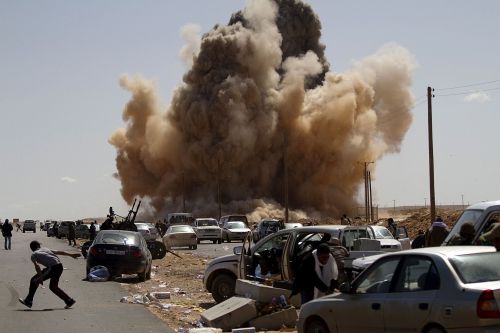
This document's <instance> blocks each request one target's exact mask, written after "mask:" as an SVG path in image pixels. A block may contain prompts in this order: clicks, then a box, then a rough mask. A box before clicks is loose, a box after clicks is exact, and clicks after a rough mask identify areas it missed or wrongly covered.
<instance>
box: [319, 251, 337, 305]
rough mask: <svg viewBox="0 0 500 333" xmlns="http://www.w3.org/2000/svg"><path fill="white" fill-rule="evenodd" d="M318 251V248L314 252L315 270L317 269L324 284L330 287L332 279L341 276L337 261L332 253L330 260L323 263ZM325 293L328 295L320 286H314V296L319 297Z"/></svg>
mask: <svg viewBox="0 0 500 333" xmlns="http://www.w3.org/2000/svg"><path fill="white" fill-rule="evenodd" d="M317 252H318V251H317V250H314V251H313V252H312V254H313V257H314V263H315V265H314V270H315V271H316V274H318V277H319V278H320V279H321V281H323V283H324V284H326V285H327V286H328V287H330V283H331V281H332V280H337V278H338V276H339V270H338V268H337V263H336V262H335V258H333V256H332V254H331V253H330V254H329V258H328V261H327V262H326V264H324V265H322V264H321V263H320V262H319V259H318V253H317ZM321 266H323V270H321V268H320V267H321ZM324 295H326V293H323V292H321V291H320V290H319V289H318V288H314V298H318V297H321V296H324Z"/></svg>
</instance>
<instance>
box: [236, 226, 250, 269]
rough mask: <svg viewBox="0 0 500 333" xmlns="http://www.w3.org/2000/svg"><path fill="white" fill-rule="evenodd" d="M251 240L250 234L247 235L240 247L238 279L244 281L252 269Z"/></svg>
mask: <svg viewBox="0 0 500 333" xmlns="http://www.w3.org/2000/svg"><path fill="white" fill-rule="evenodd" d="M252 238H253V237H252V236H251V233H248V234H247V236H246V237H245V240H244V241H243V244H242V246H241V253H240V258H239V260H238V279H246V278H247V277H248V275H249V272H250V270H251V269H252V265H253V263H252V250H251V248H252V243H253V239H252Z"/></svg>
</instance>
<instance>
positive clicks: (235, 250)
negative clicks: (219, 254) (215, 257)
mask: <svg viewBox="0 0 500 333" xmlns="http://www.w3.org/2000/svg"><path fill="white" fill-rule="evenodd" d="M241 251H243V246H241V245H239V246H235V247H234V248H233V253H234V254H237V255H240V254H241Z"/></svg>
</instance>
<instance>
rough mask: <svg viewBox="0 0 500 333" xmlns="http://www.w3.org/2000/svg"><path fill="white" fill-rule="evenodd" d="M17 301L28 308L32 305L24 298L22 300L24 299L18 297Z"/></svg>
mask: <svg viewBox="0 0 500 333" xmlns="http://www.w3.org/2000/svg"><path fill="white" fill-rule="evenodd" d="M19 302H20V303H21V304H22V305H24V306H27V307H28V308H30V309H31V307H32V306H33V303H31V302H28V301H25V300H24V299H22V298H20V299H19Z"/></svg>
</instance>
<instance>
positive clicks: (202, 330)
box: [189, 327, 222, 333]
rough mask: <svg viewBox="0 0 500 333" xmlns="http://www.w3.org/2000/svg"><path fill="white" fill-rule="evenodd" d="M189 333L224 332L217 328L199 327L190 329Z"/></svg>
mask: <svg viewBox="0 0 500 333" xmlns="http://www.w3.org/2000/svg"><path fill="white" fill-rule="evenodd" d="M189 333H222V330H221V329H220V328H215V327H198V328H190V329H189Z"/></svg>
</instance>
